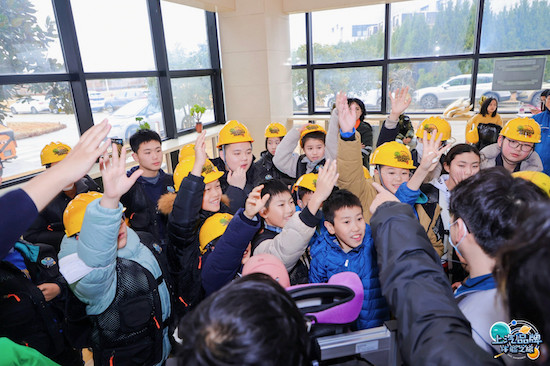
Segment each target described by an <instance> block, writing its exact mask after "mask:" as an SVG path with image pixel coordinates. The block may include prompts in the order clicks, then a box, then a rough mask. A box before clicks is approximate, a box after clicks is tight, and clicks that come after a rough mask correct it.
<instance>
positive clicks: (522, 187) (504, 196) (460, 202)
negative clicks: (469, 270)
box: [449, 167, 547, 257]
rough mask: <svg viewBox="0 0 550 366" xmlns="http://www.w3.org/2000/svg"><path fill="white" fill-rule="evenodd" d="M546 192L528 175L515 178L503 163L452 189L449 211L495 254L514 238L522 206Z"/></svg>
mask: <svg viewBox="0 0 550 366" xmlns="http://www.w3.org/2000/svg"><path fill="white" fill-rule="evenodd" d="M545 197H547V196H546V194H545V193H544V192H543V191H542V190H541V189H540V188H538V187H537V186H535V185H534V184H533V183H531V182H529V181H527V180H525V179H514V177H512V175H511V174H510V173H509V172H508V171H507V170H506V169H504V168H503V167H494V168H490V169H484V170H481V171H480V172H479V173H477V174H476V175H473V176H471V177H469V178H468V179H465V180H463V181H462V182H460V183H459V184H457V186H456V187H455V188H454V189H453V190H452V191H451V200H450V204H449V212H450V213H451V215H453V218H454V219H455V220H456V219H458V218H461V219H462V220H463V221H464V223H465V224H466V227H467V228H468V230H469V231H470V233H472V234H473V235H474V237H475V239H476V242H477V243H478V244H479V246H480V247H481V248H482V249H483V251H484V252H485V253H487V254H488V255H489V256H491V257H495V254H496V252H497V251H498V249H499V248H501V247H502V246H503V245H504V243H505V242H506V241H507V240H509V239H511V238H512V236H513V235H514V232H515V230H516V228H517V227H518V225H519V221H520V217H519V212H520V210H521V209H522V208H523V207H525V206H526V205H527V204H528V203H529V202H535V201H540V200H544V199H545Z"/></svg>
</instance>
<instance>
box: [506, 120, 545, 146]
mask: <svg viewBox="0 0 550 366" xmlns="http://www.w3.org/2000/svg"><path fill="white" fill-rule="evenodd" d="M500 135H501V136H505V137H508V138H509V139H512V140H517V141H523V142H533V143H535V144H536V143H539V142H540V125H539V124H538V123H537V121H535V120H534V119H532V118H529V117H523V118H522V117H517V118H514V119H511V120H509V121H508V123H506V124H505V125H504V128H503V129H502V131H500Z"/></svg>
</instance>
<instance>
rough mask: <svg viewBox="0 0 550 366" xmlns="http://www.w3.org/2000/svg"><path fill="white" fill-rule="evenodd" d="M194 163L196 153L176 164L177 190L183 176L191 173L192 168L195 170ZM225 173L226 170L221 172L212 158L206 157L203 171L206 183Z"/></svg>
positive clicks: (175, 180)
mask: <svg viewBox="0 0 550 366" xmlns="http://www.w3.org/2000/svg"><path fill="white" fill-rule="evenodd" d="M194 164H195V155H192V156H186V157H185V158H183V160H181V161H180V162H179V163H178V165H177V166H176V169H175V170H174V188H175V189H176V192H177V191H178V190H179V189H180V185H181V181H182V180H183V178H185V177H187V176H188V175H189V173H191V170H193V165H194ZM223 174H224V172H220V171H219V170H218V168H216V166H215V165H214V164H213V163H212V162H211V161H210V159H206V162H205V163H204V165H203V167H202V173H201V175H202V176H203V177H204V184H208V183H210V182H213V181H215V180H216V179H220V177H221V176H222V175H223Z"/></svg>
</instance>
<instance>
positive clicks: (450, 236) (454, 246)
mask: <svg viewBox="0 0 550 366" xmlns="http://www.w3.org/2000/svg"><path fill="white" fill-rule="evenodd" d="M457 222H458V219H456V220H455V221H454V222H453V223H452V224H451V225H449V244H451V246H452V247H453V249H454V250H456V253H457V254H458V255H460V256H461V257H462V258H464V256H463V255H462V253H460V250H458V247H459V246H460V244H461V243H462V241H463V240H464V238H465V237H466V235H468V228H467V227H466V224H464V222H463V225H464V235H462V238H460V240H459V241H458V243H456V245H455V244H454V243H453V239H452V235H451V233H450V231H451V228H452V227H453V225H454V224H456V223H457Z"/></svg>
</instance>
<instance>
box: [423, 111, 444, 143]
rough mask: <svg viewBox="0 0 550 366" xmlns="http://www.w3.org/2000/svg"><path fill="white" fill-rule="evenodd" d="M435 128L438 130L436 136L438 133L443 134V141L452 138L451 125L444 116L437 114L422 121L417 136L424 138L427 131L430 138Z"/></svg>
mask: <svg viewBox="0 0 550 366" xmlns="http://www.w3.org/2000/svg"><path fill="white" fill-rule="evenodd" d="M433 130H437V132H436V136H435V137H436V138H437V135H439V134H440V133H442V134H443V137H442V138H441V141H447V140H448V139H450V138H451V125H450V124H449V122H447V121H446V120H444V119H443V118H441V117H437V116H432V117H430V118H426V119H425V120H424V121H422V123H421V124H420V126H418V129H417V130H416V137H419V138H423V137H424V131H426V133H427V134H428V140H429V139H430V138H431V137H430V134H431V133H432V131H433Z"/></svg>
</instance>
